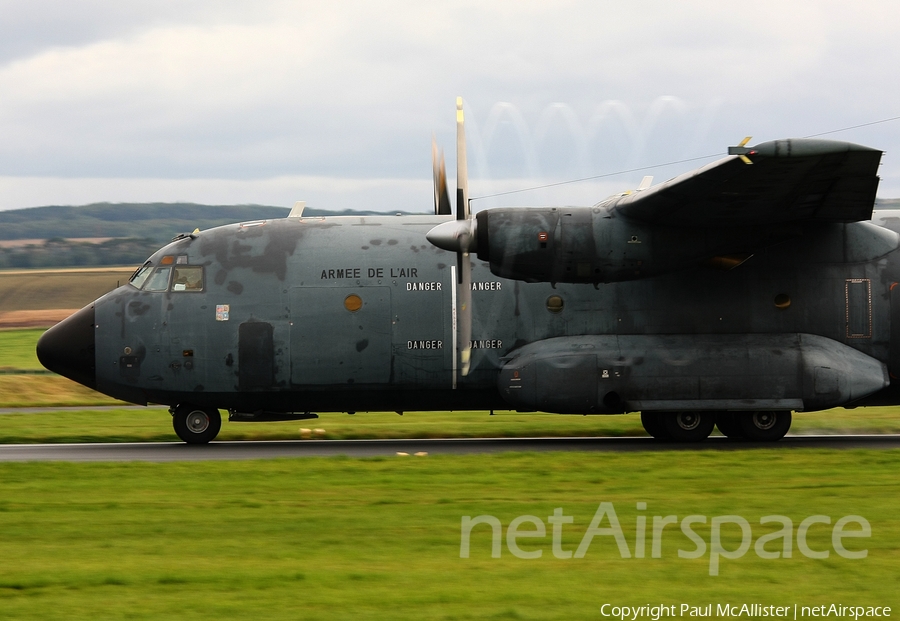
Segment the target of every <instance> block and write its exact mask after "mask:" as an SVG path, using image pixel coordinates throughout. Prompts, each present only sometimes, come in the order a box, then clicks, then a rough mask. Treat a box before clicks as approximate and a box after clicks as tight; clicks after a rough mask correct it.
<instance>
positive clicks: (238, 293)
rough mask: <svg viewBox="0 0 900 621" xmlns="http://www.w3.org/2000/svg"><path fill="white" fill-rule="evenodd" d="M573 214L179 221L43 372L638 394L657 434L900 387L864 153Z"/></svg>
mask: <svg viewBox="0 0 900 621" xmlns="http://www.w3.org/2000/svg"><path fill="white" fill-rule="evenodd" d="M748 140H749V139H746V140H744V141H743V142H742V143H741V144H740V145H738V146H736V147H731V148H730V149H729V156H728V157H725V158H724V159H721V160H719V161H716V162H714V163H712V164H709V165H707V166H704V167H702V168H700V169H697V170H695V171H692V172H689V173H687V174H684V175H681V176H679V177H676V178H674V179H670V180H669V181H666V182H665V183H662V184H659V185H656V186H652V187H651V185H650V180H649V179H646V178H645V181H644V182H643V183H642V184H641V187H640V188H638V189H637V190H635V191H632V192H624V193H622V194H618V195H615V196H612V197H610V198H607V199H606V200H604V201H602V202H600V203H598V204H596V205H593V206H590V207H550V208H498V209H488V210H484V211H481V212H479V213H477V214H475V215H473V214H471V213H470V210H469V199H468V191H467V183H466V156H465V133H464V126H463V110H462V103H461V101H460V100H458V101H457V178H458V184H457V185H458V187H457V191H456V214H455V216H454V215H452V214H451V213H450V197H449V195H448V192H447V189H446V181H445V180H446V173H445V170H444V165H443V156H439V155H438V154H437V150H436V149H435V150H434V151H435V153H434V169H435V182H436V183H435V214H434V215H405V216H379V217H368V216H366V217H353V216H349V217H328V218H321V217H303V216H302V205H300V204H299V203H298V206H296V207H295V209H294V210H293V211H292V212H291V214H290V215H289V216H288V217H286V218H284V219H280V220H261V221H257V222H243V223H240V224H234V225H229V226H222V227H217V228H214V229H211V230H207V231H197V230H195V231H194V232H193V233H190V234H184V235H180V236H178V237H177V238H175V239H174V240H173V241H172V243H170V244H169V245H167V246H165V247H164V248H162V249H160V250H159V251H158V252H156V253H155V254H154V255H153V256H151V257H150V259H149V260H147V262H146V263H145V264H144V265H143V266H141V267H140V268H138V270H137V271H136V272H135V273H134V275H133V276H132V277H131V280H130V281H129V282H128V284H126V285H124V286H121V287H119V288H117V289H115V290H114V291H111V292H110V293H108V294H106V295H104V296H103V297H101V298H99V299H98V300H96V301H95V302H93V303H92V304H90V305H89V306H87V307H85V308H83V309H82V310H80V311H78V312H77V313H75V314H74V315H72V316H71V317H69V318H68V319H66V320H64V321H63V322H61V323H59V324H58V325H56V326H55V327H53V328H51V329H50V330H48V331H47V332H46V333H45V334H44V335H43V336H42V337H41V339H40V341H39V342H38V346H37V352H38V356H39V358H40V360H41V362H42V363H43V364H44V366H46V367H47V368H48V369H50V370H51V371H55V372H57V373H59V374H61V375H64V376H66V377H69V378H71V379H73V380H75V381H77V382H80V383H82V384H84V385H85V386H89V387H90V388H93V389H96V390H99V391H100V392H103V393H105V394H107V395H110V396H112V397H116V398H118V399H123V400H125V401H129V402H132V403H137V404H147V403H158V404H166V405H169V406H171V409H170V411H171V413H172V415H173V421H174V428H175V431H176V433H177V434H178V436H179V437H180V438H181V439H182V440H184V441H185V442H189V443H205V442H209V441H210V440H212V439H213V438H215V437H216V434H217V433H218V432H219V429H220V427H221V417H220V413H219V411H220V410H222V409H224V410H227V411H228V413H229V418H230V420H234V421H248V420H249V421H259V420H296V419H302V418H304V417H307V418H308V417H314V416H315V414H311V413H310V412H312V411H314V410H319V411H339V412H356V411H379V410H389V411H398V412H402V411H404V410H472V409H478V410H489V409H515V410H520V411H537V410H539V411H544V412H556V413H560V414H623V413H628V412H640V413H641V420H642V423H643V425H644V428H645V429H646V430H647V432H648V433H650V434H651V435H652V436H654V437H657V438H663V439H669V440H672V441H696V440H701V439H703V438H706V437H707V436H708V435H709V434H710V433H711V431H712V430H713V427H714V426H718V428H719V430H720V431H721V432H722V433H723V434H725V435H726V436H729V437H731V438H735V439H740V438H745V439H752V440H778V439H780V438H781V437H783V436H784V434H785V433H786V432H787V431H788V429H789V427H790V424H791V413H792V411H794V412H800V411H803V412H808V411H813V410H821V409H825V408H833V407H838V406H846V407H854V406H861V405H876V404H877V405H883V404H897V403H900V388H898V387H900V382H895V383H893V384H892V381H891V380H892V379H894V376H893V375H891V374H890V373H889V370H890V371H893V373H894V374H900V287H898V282H900V253H898V252H897V249H898V246H900V235H898V231H900V218H898V217H895V216H884V217H879V216H878V214H876V221H875V222H872V221H871V220H872V217H873V204H874V199H875V191H876V188H877V186H878V177H877V174H876V173H877V170H878V166H879V163H880V159H881V155H882V152H881V151H878V150H875V149H871V148H867V147H863V146H859V145H855V144H850V143H846V142H836V141H831V140H813V139H789V140H776V141H772V142H764V143H761V144H758V145H756V146H747V142H748Z"/></svg>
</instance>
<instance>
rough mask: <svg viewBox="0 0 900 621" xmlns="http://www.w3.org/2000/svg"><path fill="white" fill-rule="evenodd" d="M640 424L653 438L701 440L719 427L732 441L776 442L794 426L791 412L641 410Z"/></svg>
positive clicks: (678, 440)
mask: <svg viewBox="0 0 900 621" xmlns="http://www.w3.org/2000/svg"><path fill="white" fill-rule="evenodd" d="M641 424H643V425H644V429H645V430H646V431H647V433H649V434H650V435H651V436H653V437H654V438H657V439H659V440H670V441H673V442H699V441H700V440H703V439H705V438H706V437H707V436H709V434H710V433H712V430H713V427H718V428H719V431H720V432H722V435H724V436H726V437H728V438H731V439H732V440H748V441H751V442H775V441H777V440H780V439H781V438H783V437H784V435H785V434H786V433H787V432H788V430H789V429H790V428H791V413H790V411H786V410H785V411H773V412H768V411H760V412H641Z"/></svg>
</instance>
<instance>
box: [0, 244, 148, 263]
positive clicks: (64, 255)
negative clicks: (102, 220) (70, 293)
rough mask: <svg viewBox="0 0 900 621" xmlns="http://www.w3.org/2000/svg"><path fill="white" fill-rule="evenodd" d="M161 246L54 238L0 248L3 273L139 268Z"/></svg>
mask: <svg viewBox="0 0 900 621" xmlns="http://www.w3.org/2000/svg"><path fill="white" fill-rule="evenodd" d="M159 246H160V244H159V243H158V242H156V241H155V240H152V239H147V238H134V237H131V238H125V239H110V240H107V241H104V242H100V243H87V242H79V241H72V240H67V239H62V238H53V239H48V240H46V241H43V242H41V243H35V244H29V245H27V246H16V247H11V248H3V247H0V269H3V268H6V269H10V268H37V267H94V266H106V265H134V266H135V267H137V266H138V265H141V264H142V263H143V262H144V261H146V260H147V257H149V256H150V255H151V254H153V253H154V252H155V251H156V250H157V249H158V248H159Z"/></svg>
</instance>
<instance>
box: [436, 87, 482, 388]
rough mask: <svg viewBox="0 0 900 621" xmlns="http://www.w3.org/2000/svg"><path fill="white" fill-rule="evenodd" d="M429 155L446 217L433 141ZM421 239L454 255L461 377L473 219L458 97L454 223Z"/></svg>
mask: <svg viewBox="0 0 900 621" xmlns="http://www.w3.org/2000/svg"><path fill="white" fill-rule="evenodd" d="M431 152H432V160H433V168H434V181H435V187H434V209H435V213H436V214H449V213H450V199H449V196H448V192H447V173H446V170H445V169H444V155H443V153H441V154H440V159H438V149H437V145H436V144H434V142H433V141H432V149H431ZM443 209H446V211H444V210H443ZM425 237H426V238H427V239H428V241H430V242H431V243H432V244H434V245H435V246H437V247H438V248H442V249H443V250H449V251H451V252H455V253H456V267H457V285H458V296H457V300H458V312H457V316H455V317H454V318H453V323H454V325H455V326H456V327H457V343H456V350H457V351H458V352H459V361H460V365H459V368H460V371H461V373H462V375H463V377H465V376H466V375H468V374H469V363H470V358H471V353H472V261H471V259H470V258H469V252H470V251H474V250H475V219H474V218H473V217H472V214H471V212H470V211H469V184H468V170H467V166H466V131H465V126H464V119H463V102H462V97H457V98H456V220H451V221H449V222H444V223H443V224H439V225H437V226H436V227H434V228H433V229H431V230H430V231H428V233H427V234H426V235H425ZM454 366H455V365H454ZM454 381H455V380H454Z"/></svg>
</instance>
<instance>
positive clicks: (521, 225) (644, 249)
mask: <svg viewBox="0 0 900 621" xmlns="http://www.w3.org/2000/svg"><path fill="white" fill-rule="evenodd" d="M476 220H477V248H478V258H479V259H481V260H484V261H488V262H489V263H490V265H491V272H493V273H494V274H495V275H497V276H500V277H502V278H513V279H516V280H524V281H526V282H573V283H592V282H593V283H597V282H614V281H621V280H632V279H634V278H640V277H642V276H644V275H647V274H646V271H647V268H648V267H649V260H650V259H651V256H652V252H651V248H652V239H651V238H652V235H651V231H650V230H649V228H648V227H646V226H645V225H642V224H640V223H635V222H630V221H628V220H625V219H623V218H616V217H614V216H612V215H610V213H609V212H608V211H607V210H606V209H603V208H600V207H593V208H591V207H571V208H564V207H547V208H529V209H521V208H509V209H507V208H501V209H489V210H486V211H482V212H479V213H478V214H477V215H476Z"/></svg>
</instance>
